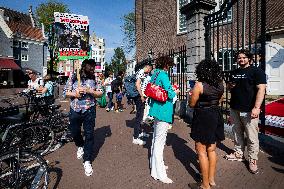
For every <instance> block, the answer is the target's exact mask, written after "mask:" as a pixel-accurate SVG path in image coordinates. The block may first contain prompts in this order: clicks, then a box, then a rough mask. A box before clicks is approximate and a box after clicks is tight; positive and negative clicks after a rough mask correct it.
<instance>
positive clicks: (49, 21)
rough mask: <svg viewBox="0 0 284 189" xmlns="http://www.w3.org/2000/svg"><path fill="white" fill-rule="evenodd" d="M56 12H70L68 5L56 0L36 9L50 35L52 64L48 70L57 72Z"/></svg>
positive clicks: (49, 43)
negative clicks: (54, 25) (54, 24)
mask: <svg viewBox="0 0 284 189" xmlns="http://www.w3.org/2000/svg"><path fill="white" fill-rule="evenodd" d="M54 12H61V13H66V12H70V11H69V9H68V7H67V5H65V4H63V3H60V2H58V1H56V0H49V1H48V2H46V3H41V4H40V5H39V6H38V7H37V8H36V15H37V18H38V22H39V23H43V25H44V30H45V33H46V34H47V35H48V48H49V52H50V62H49V64H48V70H53V71H57V63H58V57H57V47H56V41H57V39H56V35H55V28H54V27H53V22H54Z"/></svg>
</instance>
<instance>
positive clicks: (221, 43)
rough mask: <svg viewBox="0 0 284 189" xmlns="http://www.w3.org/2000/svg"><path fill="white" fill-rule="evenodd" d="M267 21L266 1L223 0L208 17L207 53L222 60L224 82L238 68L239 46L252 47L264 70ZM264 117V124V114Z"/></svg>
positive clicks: (207, 55) (227, 106)
mask: <svg viewBox="0 0 284 189" xmlns="http://www.w3.org/2000/svg"><path fill="white" fill-rule="evenodd" d="M265 20H266V1H265V0H224V1H223V4H222V5H221V6H220V9H219V10H218V11H217V12H214V11H213V12H212V14H210V15H208V16H206V17H205V20H204V25H205V56H206V58H213V59H215V60H216V61H217V62H218V63H219V65H220V67H221V68H222V70H223V73H224V80H225V82H227V81H228V78H229V75H230V71H231V70H233V69H236V68H237V67H238V65H237V63H236V59H235V54H236V52H237V51H238V50H240V49H248V50H250V51H251V52H252V53H253V54H254V64H257V65H259V66H260V67H261V68H262V69H263V70H265V26H266V22H265ZM225 94H226V95H225V101H224V104H223V108H224V111H225V112H226V113H227V112H228V108H229V101H230V94H229V91H226V93H225ZM263 112H264V103H263ZM226 115H227V114H226ZM261 117H262V124H263V125H264V121H265V119H264V114H263V115H262V116H261ZM226 118H227V117H226Z"/></svg>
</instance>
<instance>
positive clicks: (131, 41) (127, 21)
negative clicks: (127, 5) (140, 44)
mask: <svg viewBox="0 0 284 189" xmlns="http://www.w3.org/2000/svg"><path fill="white" fill-rule="evenodd" d="M122 19H123V26H121V28H122V31H123V33H124V41H126V42H125V43H126V44H125V50H126V52H127V53H129V52H130V51H131V50H133V49H134V48H135V42H136V36H135V33H136V32H135V13H134V12H130V13H128V14H125V15H124V16H123V18H122Z"/></svg>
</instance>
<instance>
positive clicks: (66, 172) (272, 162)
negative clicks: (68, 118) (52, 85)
mask: <svg viewBox="0 0 284 189" xmlns="http://www.w3.org/2000/svg"><path fill="white" fill-rule="evenodd" d="M61 103H62V105H63V107H64V108H66V109H67V107H68V102H64V101H63V102H61ZM126 108H127V106H126ZM67 111H68V109H67ZM129 112H130V108H128V109H125V111H124V112H122V113H114V112H108V113H107V112H106V111H105V110H104V109H102V108H97V119H96V127H95V136H94V137H95V146H94V148H95V160H94V161H93V163H92V165H93V168H94V173H93V175H92V176H91V177H86V176H85V174H84V169H83V165H82V160H77V158H76V148H75V145H74V143H68V144H66V145H64V146H63V147H62V148H60V149H58V150H57V151H55V152H53V153H51V154H49V155H47V156H46V157H45V158H46V159H47V160H48V161H49V165H50V166H51V170H50V171H51V172H50V188H79V189H83V188H104V189H114V188H117V189H128V188H129V189H132V188H175V189H183V188H189V187H188V184H189V183H192V182H195V180H194V178H195V177H196V170H197V169H198V168H197V167H198V164H197V161H196V153H195V151H194V141H193V140H192V139H190V138H189V133H190V127H189V126H188V124H186V123H184V122H183V121H180V120H177V119H176V120H175V123H174V125H173V128H172V129H171V130H170V131H169V133H168V137H167V144H166V146H165V150H164V157H165V163H166V165H168V166H169V169H168V171H167V172H168V176H169V178H171V179H172V180H173V181H174V184H170V185H167V184H162V183H160V182H158V181H155V180H154V179H152V178H151V176H150V169H149V160H148V157H149V154H150V151H149V149H150V144H151V138H150V139H148V140H147V144H146V145H145V146H143V147H142V146H138V145H133V144H132V132H133V129H132V126H133V123H134V115H133V114H130V113H129ZM232 146H233V142H232V141H231V140H229V139H226V140H225V141H224V142H223V143H222V144H221V145H219V148H218V150H217V153H218V165H217V176H216V183H217V185H218V188H228V189H237V188H238V189H239V188H244V189H247V188H253V189H254V188H255V189H265V188H267V189H280V188H282V186H283V185H284V174H283V173H284V167H283V165H284V160H283V154H282V156H281V154H276V156H271V155H269V154H267V153H265V152H263V151H261V152H260V154H259V169H260V172H259V174H257V175H252V174H251V173H249V171H248V170H247V167H246V166H247V165H246V164H245V163H241V162H228V161H226V160H225V159H223V158H222V157H223V156H224V155H225V154H226V152H228V151H229V150H230V148H232Z"/></svg>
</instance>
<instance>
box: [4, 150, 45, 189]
mask: <svg viewBox="0 0 284 189" xmlns="http://www.w3.org/2000/svg"><path fill="white" fill-rule="evenodd" d="M48 179H49V177H48V166H47V163H46V161H45V160H44V159H43V158H42V157H41V156H39V155H36V154H32V153H30V152H26V151H18V150H16V151H11V152H7V153H5V154H3V155H1V156H0V187H1V188H32V189H36V188H47V185H48Z"/></svg>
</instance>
